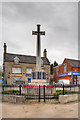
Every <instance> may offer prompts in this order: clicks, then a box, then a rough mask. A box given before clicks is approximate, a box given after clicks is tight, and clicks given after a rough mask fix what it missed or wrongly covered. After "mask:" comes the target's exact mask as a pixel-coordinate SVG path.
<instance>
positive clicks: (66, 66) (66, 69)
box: [63, 63, 67, 73]
mask: <svg viewBox="0 0 80 120" xmlns="http://www.w3.org/2000/svg"><path fill="white" fill-rule="evenodd" d="M64 65H66V70H65V71H64V67H63V71H64V73H66V72H67V64H66V63H65V64H64Z"/></svg>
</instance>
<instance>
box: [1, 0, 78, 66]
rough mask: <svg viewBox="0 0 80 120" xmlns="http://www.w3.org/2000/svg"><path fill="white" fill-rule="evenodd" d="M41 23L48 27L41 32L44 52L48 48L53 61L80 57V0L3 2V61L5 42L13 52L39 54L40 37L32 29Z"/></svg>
mask: <svg viewBox="0 0 80 120" xmlns="http://www.w3.org/2000/svg"><path fill="white" fill-rule="evenodd" d="M0 6H1V5H0ZM37 24H40V25H41V31H45V36H41V56H43V50H44V49H45V48H46V50H47V57H48V59H49V61H50V62H51V63H54V61H57V62H58V64H61V63H62V62H63V60H64V58H70V59H78V3H77V2H3V3H2V24H0V26H1V25H2V42H1V44H2V47H1V54H0V65H1V64H2V63H3V44H4V42H5V43H6V44H7V52H9V53H16V54H24V55H33V56H34V55H35V56H36V39H37V37H36V36H34V35H32V30H37V27H36V25H37Z"/></svg>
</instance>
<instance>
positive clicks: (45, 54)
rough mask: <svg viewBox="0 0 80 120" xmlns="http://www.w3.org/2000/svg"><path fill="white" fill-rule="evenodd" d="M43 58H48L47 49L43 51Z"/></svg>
mask: <svg viewBox="0 0 80 120" xmlns="http://www.w3.org/2000/svg"><path fill="white" fill-rule="evenodd" d="M43 57H47V51H46V49H44V51H43Z"/></svg>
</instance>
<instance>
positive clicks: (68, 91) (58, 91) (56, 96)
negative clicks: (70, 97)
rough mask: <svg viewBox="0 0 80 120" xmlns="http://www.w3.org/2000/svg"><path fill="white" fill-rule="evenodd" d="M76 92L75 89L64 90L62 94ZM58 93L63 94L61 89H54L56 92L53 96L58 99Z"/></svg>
mask: <svg viewBox="0 0 80 120" xmlns="http://www.w3.org/2000/svg"><path fill="white" fill-rule="evenodd" d="M72 93H76V92H75V91H70V90H64V94H72ZM59 95H63V90H56V93H54V94H53V96H54V98H56V99H58V98H59Z"/></svg>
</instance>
